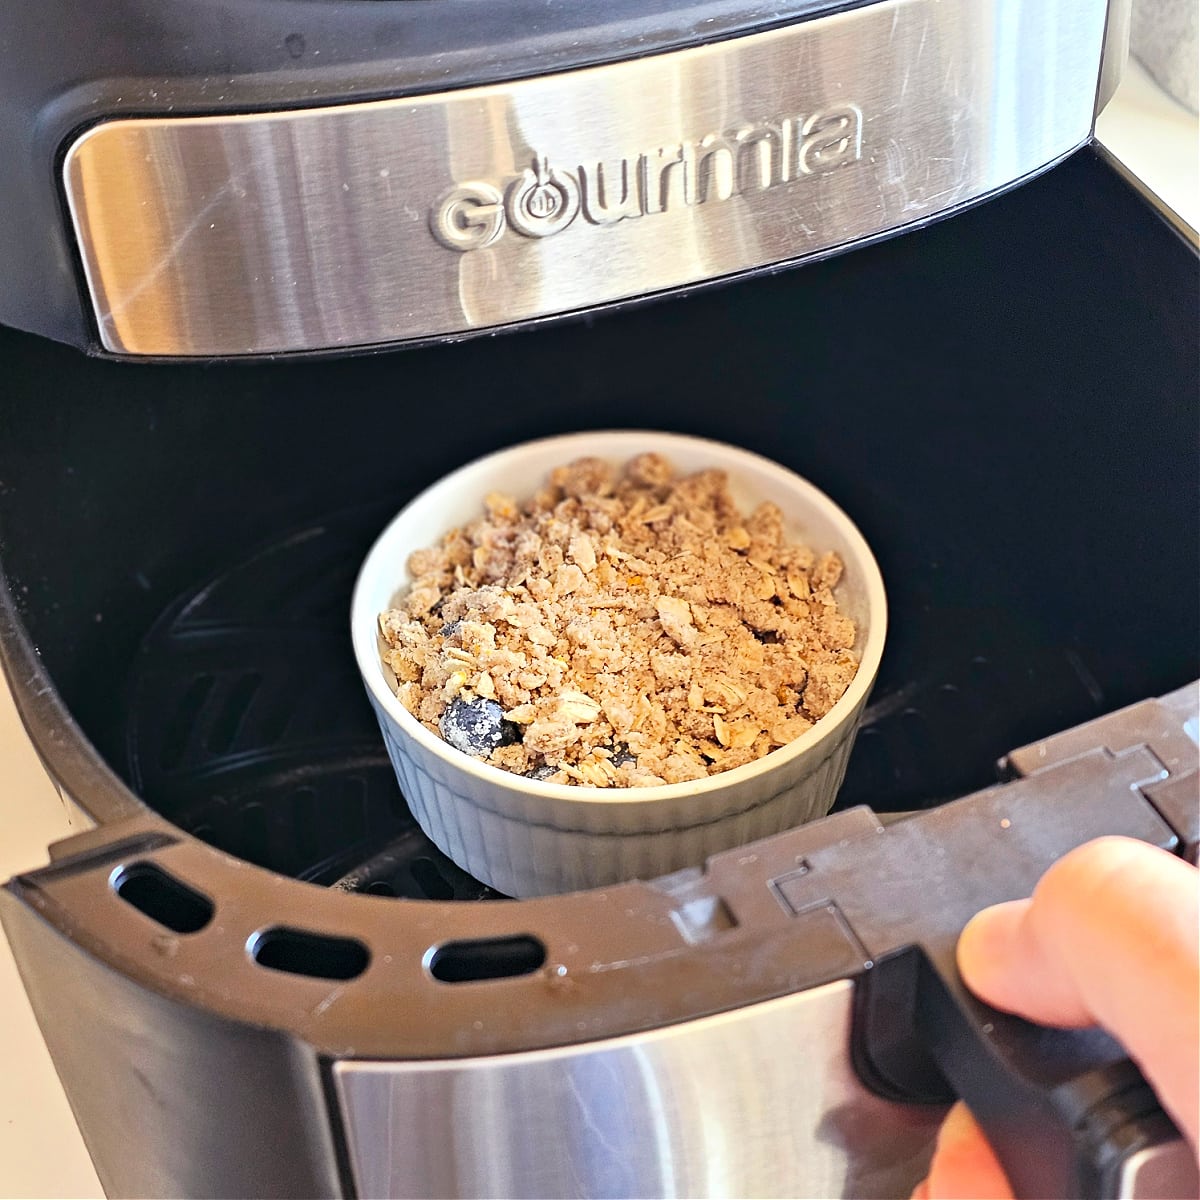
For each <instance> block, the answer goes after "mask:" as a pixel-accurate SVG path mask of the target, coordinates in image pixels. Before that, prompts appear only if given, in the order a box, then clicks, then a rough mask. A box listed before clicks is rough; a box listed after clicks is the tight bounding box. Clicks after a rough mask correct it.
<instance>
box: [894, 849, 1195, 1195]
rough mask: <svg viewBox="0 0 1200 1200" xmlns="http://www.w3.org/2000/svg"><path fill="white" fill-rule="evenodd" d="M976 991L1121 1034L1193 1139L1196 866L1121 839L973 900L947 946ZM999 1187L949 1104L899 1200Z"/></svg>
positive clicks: (970, 1127) (985, 1150)
mask: <svg viewBox="0 0 1200 1200" xmlns="http://www.w3.org/2000/svg"><path fill="white" fill-rule="evenodd" d="M958 967H959V970H960V972H961V973H962V977H963V980H964V981H965V982H966V984H967V986H968V987H969V988H970V989H971V990H972V991H973V992H975V993H976V994H977V995H978V996H979V997H980V998H981V999H983V1000H985V1001H986V1002H987V1003H989V1004H991V1005H993V1006H994V1007H996V1008H999V1009H1002V1010H1003V1011H1005V1012H1011V1013H1016V1014H1017V1015H1018V1016H1021V1017H1025V1018H1026V1019H1027V1020H1030V1021H1037V1022H1039V1023H1041V1024H1043V1025H1054V1026H1059V1027H1062V1028H1080V1027H1083V1026H1088V1025H1099V1026H1101V1027H1102V1028H1104V1029H1106V1030H1107V1031H1108V1032H1109V1033H1110V1034H1112V1035H1113V1037H1115V1038H1117V1039H1118V1041H1120V1042H1121V1043H1122V1045H1123V1046H1124V1047H1125V1049H1126V1050H1127V1051H1128V1052H1129V1056H1130V1057H1131V1058H1132V1059H1133V1060H1134V1062H1136V1063H1137V1065H1138V1066H1139V1067H1140V1068H1141V1071H1142V1074H1143V1075H1145V1077H1146V1079H1147V1081H1148V1082H1149V1083H1150V1085H1151V1086H1152V1087H1153V1088H1154V1090H1155V1092H1156V1093H1157V1094H1158V1098H1159V1100H1160V1102H1161V1103H1162V1106H1163V1108H1165V1109H1166V1111H1167V1112H1168V1113H1169V1114H1170V1115H1171V1117H1172V1118H1173V1119H1174V1121H1175V1124H1176V1125H1177V1126H1178V1127H1179V1131H1180V1132H1181V1133H1182V1134H1183V1136H1184V1137H1186V1138H1187V1139H1188V1141H1189V1142H1190V1143H1191V1146H1192V1148H1193V1149H1195V1148H1196V1146H1197V1141H1198V1139H1200V1027H1198V1025H1200V872H1197V870H1196V868H1195V867H1191V866H1189V865H1188V864H1187V863H1185V862H1184V861H1183V860H1182V859H1180V858H1176V857H1175V855H1173V854H1168V853H1167V852H1166V851H1164V850H1159V849H1157V848H1156V847H1154V846H1149V845H1147V844H1146V843H1144V842H1137V841H1133V840H1131V839H1128V838H1116V837H1109V838H1099V839H1097V840H1096V841H1093V842H1088V843H1087V844H1086V845H1084V846H1080V847H1079V848H1078V849H1076V850H1072V851H1071V853H1070V854H1067V855H1065V856H1064V857H1063V858H1061V859H1060V860H1059V861H1058V862H1057V863H1055V864H1054V866H1052V867H1051V868H1050V870H1048V871H1047V872H1046V874H1045V875H1044V876H1043V877H1042V879H1041V882H1040V883H1039V884H1038V885H1037V887H1036V888H1035V889H1034V893H1033V896H1032V898H1031V899H1029V900H1014V901H1011V902H1010V903H1007V904H997V905H995V906H994V907H992V908H988V909H985V910H984V911H983V912H981V913H979V914H978V916H976V917H975V918H973V919H972V920H971V921H970V922H969V923H968V925H967V927H966V928H965V929H964V930H963V932H962V937H961V938H960V939H959V943H958ZM1012 1194H1013V1193H1012V1189H1011V1188H1010V1187H1009V1184H1008V1180H1007V1179H1006V1178H1005V1175H1004V1171H1003V1170H1002V1168H1001V1167H1000V1164H999V1162H998V1161H997V1159H996V1156H995V1154H994V1153H993V1152H992V1149H991V1147H990V1146H989V1145H988V1143H987V1140H986V1139H985V1138H984V1136H983V1134H982V1132H981V1131H980V1129H979V1126H978V1125H976V1123H975V1121H974V1119H973V1118H972V1117H971V1114H970V1113H969V1112H968V1111H967V1109H966V1108H965V1106H963V1105H962V1104H961V1103H960V1104H956V1105H955V1106H954V1108H953V1109H951V1110H950V1114H949V1116H947V1118H946V1121H945V1123H944V1124H943V1126H942V1130H941V1133H940V1134H939V1135H938V1143H937V1148H936V1150H935V1151H934V1156H933V1162H932V1163H931V1164H930V1169H929V1175H928V1176H927V1177H926V1178H925V1179H924V1180H923V1181H922V1182H921V1183H920V1184H919V1185H918V1186H917V1189H916V1191H914V1192H913V1200H1009V1198H1010V1197H1011V1196H1012Z"/></svg>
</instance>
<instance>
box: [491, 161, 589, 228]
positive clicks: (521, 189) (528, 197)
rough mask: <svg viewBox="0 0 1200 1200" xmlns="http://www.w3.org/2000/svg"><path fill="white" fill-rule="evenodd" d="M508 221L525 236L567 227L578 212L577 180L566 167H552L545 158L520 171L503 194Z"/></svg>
mask: <svg viewBox="0 0 1200 1200" xmlns="http://www.w3.org/2000/svg"><path fill="white" fill-rule="evenodd" d="M504 211H505V212H506V213H507V214H508V220H509V223H510V224H511V225H512V227H513V228H514V229H515V230H516V231H517V232H518V233H523V234H524V235H525V236H526V237H532V238H543V237H549V236H550V235H551V234H552V233H558V232H559V231H560V230H562V229H566V227H567V226H568V225H570V223H571V222H572V221H573V220H575V214H576V213H577V212H579V184H578V183H577V182H576V180H575V176H574V175H572V174H571V173H570V172H569V171H560V170H557V169H556V168H554V167H551V166H550V164H549V162H547V161H546V160H545V159H540V160H538V161H536V162H535V163H534V164H533V170H531V171H528V170H527V171H522V172H521V174H520V175H518V176H517V178H516V179H514V180H513V182H512V184H511V185H510V186H509V189H508V193H507V195H506V196H505V198H504Z"/></svg>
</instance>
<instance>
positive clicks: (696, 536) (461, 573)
mask: <svg viewBox="0 0 1200 1200" xmlns="http://www.w3.org/2000/svg"><path fill="white" fill-rule="evenodd" d="M408 569H409V573H410V575H411V576H412V580H413V582H412V585H411V586H410V588H409V589H408V591H407V593H406V594H405V595H404V597H403V599H402V600H401V602H400V604H399V606H398V607H397V608H394V609H390V610H389V611H387V612H385V613H383V614H382V615H381V616H380V619H379V624H380V630H381V632H382V635H383V644H384V649H383V660H384V662H385V663H386V665H387V666H388V667H389V668H390V669H391V671H392V673H393V675H394V676H395V680H396V693H397V695H398V696H399V698H400V700H401V702H402V703H403V704H404V706H405V707H406V708H407V709H408V710H409V712H411V713H412V714H413V715H414V716H415V717H416V718H417V719H418V720H420V721H421V722H422V723H423V724H424V725H425V726H426V727H427V728H428V729H430V730H431V731H433V732H435V733H437V734H438V735H439V736H440V737H442V738H444V739H445V741H447V742H448V743H449V744H450V745H451V746H454V747H455V748H456V749H458V750H461V751H462V752H463V753H465V754H470V755H473V756H475V757H477V758H480V759H483V760H486V761H487V762H489V763H491V764H493V765H494V766H497V767H502V768H504V769H505V770H508V771H513V772H517V773H518V774H522V775H526V776H528V777H529V778H531V779H536V780H548V781H550V782H552V783H574V784H583V785H587V786H593V787H648V786H654V785H658V784H664V783H683V782H686V781H688V780H694V779H702V778H704V777H706V776H708V775H715V774H718V773H719V772H721V771H728V770H730V769H731V768H733V767H739V766H742V765H743V764H745V763H748V762H752V761H754V760H755V759H758V758H761V757H762V756H763V755H765V754H768V753H770V752H771V751H772V750H774V749H777V748H778V747H780V746H783V745H786V744H787V743H788V742H790V741H792V740H793V739H795V738H797V737H799V736H800V735H801V734H803V733H804V732H805V731H807V730H808V729H810V728H812V726H813V724H814V723H815V722H816V721H818V720H820V718H821V717H823V716H824V715H825V714H826V713H828V712H829V710H830V709H831V708H832V707H833V706H834V704H835V703H837V701H838V700H839V699H840V697H841V696H842V694H843V693H844V692H845V690H846V688H847V687H848V686H849V684H850V681H851V680H852V679H853V678H854V674H855V672H856V671H857V670H858V660H857V658H856V657H855V655H854V654H853V653H852V647H853V645H854V639H855V626H854V622H853V621H852V620H851V619H850V618H849V617H847V616H846V615H845V614H844V613H842V612H841V611H840V610H839V608H838V603H837V599H836V597H835V596H834V588H835V587H836V585H837V583H838V581H839V580H840V579H841V576H842V562H841V559H840V558H839V557H838V556H837V555H836V554H833V553H827V554H822V555H817V554H815V553H814V552H813V551H812V550H810V549H808V548H807V547H804V546H799V545H795V544H793V543H791V542H789V541H787V540H786V538H785V536H784V531H783V517H782V514H781V513H780V511H779V509H778V508H777V507H776V506H775V505H774V504H770V503H764V504H760V505H759V506H758V507H757V508H756V509H755V510H754V512H753V513H751V514H749V515H743V514H741V513H740V512H739V511H738V508H737V506H736V504H735V503H734V501H733V499H732V497H731V495H730V491H729V485H728V480H727V478H726V475H725V472H723V471H718V470H707V471H700V472H698V473H696V474H693V475H687V476H679V475H676V474H675V472H674V471H673V469H672V467H671V465H670V463H668V462H667V461H666V459H664V458H663V457H662V456H661V455H658V454H642V455H639V456H638V457H636V458H634V459H632V460H631V461H630V462H629V463H627V464H626V465H625V467H624V468H623V469H622V470H614V469H613V468H611V467H610V466H609V465H608V464H607V463H605V462H602V461H601V460H599V459H594V458H584V459H579V460H577V461H575V462H573V463H570V464H568V465H566V466H563V467H559V468H557V469H556V470H555V471H553V472H552V473H551V475H550V478H549V480H548V483H547V485H546V486H545V487H544V488H543V489H542V490H541V491H539V492H538V493H537V494H536V495H535V496H533V497H532V498H531V499H530V500H528V501H526V502H524V503H518V502H517V501H515V500H513V499H511V498H509V497H507V496H500V495H492V496H488V497H487V498H486V500H485V501H484V505H483V512H482V513H481V515H480V517H479V519H478V520H476V521H474V522H472V523H471V524H469V525H467V526H466V527H464V528H461V529H454V530H452V531H451V532H450V533H448V534H447V535H446V536H445V537H444V538H443V539H442V540H441V542H440V544H439V545H437V546H436V547H433V548H431V549H428V550H419V551H417V552H416V553H414V554H413V555H412V556H411V557H410V559H409V562H408Z"/></svg>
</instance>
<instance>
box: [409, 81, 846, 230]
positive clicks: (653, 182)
mask: <svg viewBox="0 0 1200 1200" xmlns="http://www.w3.org/2000/svg"><path fill="white" fill-rule="evenodd" d="M862 143H863V116H862V112H861V110H860V109H859V108H858V106H857V105H854V104H839V105H835V106H833V107H830V108H825V109H819V110H818V111H816V112H813V113H811V114H809V115H807V116H805V115H804V114H803V113H795V114H792V115H791V116H787V117H782V118H778V119H775V120H772V121H759V122H756V123H754V124H749V125H743V126H742V127H740V128H736V129H733V130H731V131H727V132H725V133H709V134H707V135H705V136H704V137H701V138H698V139H695V140H692V141H686V142H678V143H676V144H675V145H673V146H660V147H659V148H658V149H656V150H644V151H642V152H641V153H640V154H629V155H626V156H625V157H623V158H613V159H604V160H600V161H591V162H585V163H582V164H579V165H578V166H573V167H572V169H570V170H568V169H566V168H563V167H555V166H551V164H550V162H549V161H548V160H547V159H545V158H540V157H539V158H536V159H534V161H533V165H532V167H531V168H529V169H526V170H524V171H522V172H521V173H520V174H519V175H517V176H516V177H515V178H510V179H509V181H508V184H507V187H506V188H505V190H504V191H503V192H501V191H500V190H499V189H498V188H497V187H495V186H493V185H492V184H490V183H467V184H463V185H461V186H460V187H457V188H454V189H453V190H452V191H449V192H447V193H446V194H445V195H444V196H443V197H442V198H441V200H439V201H438V203H437V205H436V206H435V208H434V211H433V213H432V214H431V217H430V226H431V228H432V229H433V232H434V235H435V236H436V237H437V239H438V241H440V242H441V243H442V244H443V245H445V246H449V247H451V248H452V249H454V250H476V249H479V248H480V247H482V246H489V245H491V244H492V243H493V242H494V241H495V240H496V239H497V238H498V237H500V235H501V234H502V233H503V232H504V230H505V229H506V228H507V227H509V226H511V227H512V228H513V229H514V230H515V231H516V232H517V233H519V234H521V235H522V236H523V237H529V238H545V237H550V236H551V235H552V234H555V233H559V232H560V231H561V230H563V229H566V228H567V226H569V225H570V224H571V223H572V221H574V220H575V218H576V216H577V215H578V214H579V213H580V212H582V213H583V216H584V219H585V220H586V221H587V222H588V223H589V224H591V225H615V224H616V223H617V222H619V221H626V220H630V219H632V218H634V217H641V216H646V215H650V214H653V213H664V212H669V211H674V210H676V209H678V208H679V207H681V206H684V205H686V206H689V207H695V206H696V205H700V204H707V203H708V202H709V201H710V200H728V199H729V198H730V197H731V196H735V195H742V196H746V197H750V196H753V195H755V194H756V193H758V192H762V191H766V190H767V189H769V188H773V187H777V186H779V185H780V184H784V183H789V182H791V181H793V180H797V179H802V178H804V177H805V176H811V175H816V174H820V173H823V172H825V171H830V170H833V169H834V168H836V167H840V166H842V165H844V164H846V163H850V162H854V161H856V160H858V159H860V158H861V157H862Z"/></svg>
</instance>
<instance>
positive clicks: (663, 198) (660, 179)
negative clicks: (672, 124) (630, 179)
mask: <svg viewBox="0 0 1200 1200" xmlns="http://www.w3.org/2000/svg"><path fill="white" fill-rule="evenodd" d="M639 165H640V167H641V170H640V172H639V174H640V175H641V183H642V212H645V213H660V212H666V211H667V209H668V208H670V207H671V206H672V205H673V204H674V203H680V204H682V203H684V201H685V198H686V189H685V186H684V177H683V146H682V145H675V146H665V147H660V148H659V149H657V150H654V151H651V152H650V153H649V154H643V155H642V158H641V162H640V164H639Z"/></svg>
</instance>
